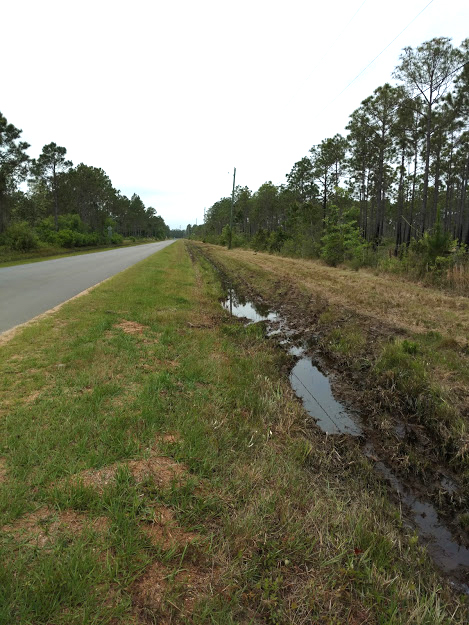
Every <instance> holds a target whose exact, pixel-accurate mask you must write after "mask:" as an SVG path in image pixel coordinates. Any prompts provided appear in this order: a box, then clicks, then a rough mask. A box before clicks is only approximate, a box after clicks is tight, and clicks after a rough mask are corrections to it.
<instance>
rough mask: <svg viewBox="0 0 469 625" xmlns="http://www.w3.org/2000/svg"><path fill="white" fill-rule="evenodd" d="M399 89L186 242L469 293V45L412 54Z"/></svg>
mask: <svg viewBox="0 0 469 625" xmlns="http://www.w3.org/2000/svg"><path fill="white" fill-rule="evenodd" d="M393 78H394V83H395V84H390V83H386V84H384V85H382V86H379V87H378V88H377V89H375V91H374V92H373V93H372V94H371V95H370V96H369V97H368V98H366V99H365V100H364V101H363V102H362V103H361V105H360V106H359V107H358V108H357V109H356V110H355V111H353V112H352V113H351V115H350V121H349V123H348V125H347V128H346V130H347V133H346V135H345V136H342V135H340V134H336V135H335V136H334V137H328V138H325V139H323V140H322V141H321V142H320V143H319V144H317V145H314V146H313V147H312V148H311V149H310V151H309V153H308V154H307V155H306V156H305V157H303V158H302V159H301V160H299V161H298V162H296V163H295V164H294V165H293V167H292V169H291V171H290V172H289V173H287V175H286V182H285V184H281V185H275V184H273V183H272V182H270V181H268V182H266V183H264V184H263V185H261V186H260V187H259V189H257V191H252V190H250V189H249V188H248V187H245V186H238V187H236V189H235V193H234V204H233V220H232V229H230V223H231V220H230V213H231V198H230V197H224V198H221V199H220V200H219V201H217V202H215V203H214V204H213V205H212V206H211V207H210V208H209V209H208V210H207V213H206V218H205V223H204V224H203V225H198V226H197V225H188V226H187V236H189V237H190V238H193V239H198V240H203V241H205V242H208V243H215V244H220V245H230V246H232V247H245V248H251V249H254V250H257V251H268V252H270V253H274V254H282V255H285V256H293V257H297V258H318V259H322V260H323V261H324V262H325V263H326V264H328V265H332V266H336V265H341V264H346V265H348V266H349V267H351V268H353V269H358V268H360V267H366V268H372V269H373V270H375V271H380V272H386V273H394V274H396V275H400V276H403V277H407V278H410V279H412V280H418V281H424V282H425V283H427V284H430V285H434V286H442V287H444V288H447V289H451V290H453V291H455V292H459V293H461V294H464V293H467V289H468V287H469V257H468V253H467V249H468V246H469V205H468V203H469V194H468V193H467V187H468V180H469V165H468V163H469V133H468V125H467V120H468V114H469V97H468V94H469V40H465V41H463V42H462V44H461V45H460V46H459V47H457V46H454V45H453V44H452V43H451V41H450V39H448V38H446V37H437V38H434V39H432V40H431V41H426V42H424V43H423V44H421V45H420V46H418V47H416V48H405V49H404V50H403V51H402V54H401V56H400V59H399V64H398V66H397V67H396V70H395V72H394V73H393ZM240 175H241V176H242V173H241V172H240Z"/></svg>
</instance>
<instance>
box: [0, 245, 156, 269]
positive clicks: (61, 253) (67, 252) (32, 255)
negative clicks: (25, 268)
mask: <svg viewBox="0 0 469 625" xmlns="http://www.w3.org/2000/svg"><path fill="white" fill-rule="evenodd" d="M147 243H154V240H144V241H131V240H124V243H123V244H122V245H111V246H109V245H108V246H102V247H99V246H93V247H88V248H80V249H69V248H56V247H47V246H45V247H40V248H38V249H36V250H33V251H30V252H20V251H17V250H11V249H10V248H7V247H6V246H2V247H0V268H1V267H13V266H16V265H26V264H28V263H38V262H42V261H45V260H53V259H55V258H59V257H60V258H66V257H68V256H81V255H82V254H93V253H94V252H108V251H109V250H115V249H118V248H121V247H133V246H136V245H145V244H147Z"/></svg>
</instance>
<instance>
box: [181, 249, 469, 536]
mask: <svg viewBox="0 0 469 625" xmlns="http://www.w3.org/2000/svg"><path fill="white" fill-rule="evenodd" d="M197 248H198V249H197ZM197 248H196V249H193V250H192V252H191V255H192V257H193V258H194V257H196V256H197V254H198V253H202V254H203V255H204V256H205V257H206V258H207V259H208V260H209V261H210V262H211V263H212V264H213V265H214V266H215V267H216V268H217V270H218V271H219V272H220V275H221V279H222V281H223V282H225V283H226V284H234V285H236V289H237V291H238V292H240V293H241V294H242V295H244V296H245V297H248V298H249V299H250V300H251V301H253V302H254V303H255V304H258V305H260V306H265V307H267V308H269V309H270V310H275V311H277V312H279V313H280V314H281V317H282V318H283V319H285V320H286V321H287V324H288V330H289V331H293V339H296V340H297V341H298V342H300V343H303V344H306V345H307V346H308V354H309V355H310V356H312V357H313V358H314V359H315V361H316V362H317V363H318V364H320V366H321V370H322V371H323V372H324V373H326V374H327V375H328V376H329V379H330V382H331V386H332V389H333V391H334V396H336V398H337V399H338V400H339V401H341V402H342V403H343V404H344V405H345V406H349V407H350V408H351V409H352V410H354V411H356V412H358V413H359V414H360V417H361V420H362V421H363V423H364V434H363V436H362V437H361V438H359V439H358V443H359V444H361V445H363V447H364V449H365V448H366V445H367V444H369V443H370V442H371V443H372V447H373V455H371V457H370V458H369V459H370V461H372V462H373V461H374V462H378V461H380V460H382V461H384V462H385V463H386V465H387V466H390V467H392V470H393V471H394V472H395V473H396V474H398V475H399V477H400V478H401V479H402V480H403V481H404V482H405V483H407V484H408V485H409V487H411V488H412V490H413V491H414V492H416V493H417V494H419V495H421V496H423V497H426V498H429V499H430V500H431V501H432V503H433V504H434V506H435V507H436V508H437V509H438V512H439V513H440V514H441V515H442V517H443V518H445V519H446V521H447V523H448V525H449V526H450V527H451V528H452V531H453V535H454V536H455V537H456V538H457V540H458V541H460V542H462V543H463V544H466V545H469V536H468V534H467V533H466V531H465V529H464V528H463V527H461V526H460V525H459V523H458V518H459V515H460V514H462V513H463V512H464V511H465V510H467V506H468V505H469V492H468V490H467V488H466V487H467V484H466V485H464V484H463V483H462V482H461V479H460V477H459V475H458V471H455V470H454V468H453V467H452V466H450V465H449V464H448V462H447V461H445V455H444V453H443V451H444V448H445V444H444V442H443V440H441V439H440V440H436V439H435V437H434V435H433V434H432V433H430V432H429V431H428V430H427V429H426V428H425V427H424V426H423V425H422V423H420V422H419V420H418V419H416V418H415V417H414V415H413V413H412V406H411V405H410V406H406V405H405V404H403V403H402V401H401V400H400V399H399V400H398V399H397V396H396V393H395V389H394V388H393V386H392V385H389V387H387V386H386V385H384V386H382V385H381V384H378V383H377V380H376V378H375V377H374V376H373V374H372V363H373V361H374V360H375V359H376V357H377V356H378V354H379V353H380V352H381V351H382V349H383V346H384V345H385V344H386V343H388V342H389V341H392V340H393V339H394V338H401V339H402V338H405V337H408V336H409V333H410V332H413V331H420V332H423V331H427V330H428V329H429V328H431V329H434V330H437V331H441V332H442V333H444V335H447V330H448V327H447V324H448V322H449V321H448V320H449V319H452V324H451V327H452V328H453V327H454V330H455V331H454V333H453V334H452V336H450V337H449V340H451V341H453V343H454V346H455V348H456V349H457V350H458V351H460V350H461V349H462V345H463V343H464V341H466V338H467V337H468V336H469V300H468V299H467V298H463V297H459V296H455V297H451V296H449V295H445V294H443V293H439V292H437V291H435V290H431V289H426V288H423V287H421V286H419V285H415V284H411V283H405V282H404V283H403V282H402V281H401V280H397V279H394V278H391V279H388V277H380V276H375V275H373V274H368V273H362V272H360V273H358V274H357V272H351V271H348V270H342V269H334V268H330V267H324V266H322V265H320V264H318V263H314V262H312V261H302V260H296V259H288V258H281V257H275V256H270V255H268V254H256V253H253V252H250V251H245V250H233V251H231V252H227V251H226V250H223V249H221V248H218V247H215V246H208V245H201V246H199V244H198V245H197ZM259 270H261V274H260V273H259ZM355 327H356V328H358V329H359V331H360V334H361V336H363V337H364V340H363V341H362V342H361V343H360V344H359V345H357V347H356V348H355V349H354V350H353V353H352V354H351V355H348V354H344V353H341V352H339V351H337V350H335V349H334V345H333V344H332V343H331V336H333V333H334V331H335V330H343V329H344V328H345V329H346V330H348V329H352V330H353V328H355ZM445 330H446V331H445ZM444 331H445V332H444ZM466 332H467V333H466ZM285 338H287V337H286V336H285V335H283V334H282V331H281V330H280V331H279V333H278V334H277V335H276V336H275V338H274V339H273V340H275V341H276V342H280V341H281V340H282V339H285ZM288 338H289V339H290V340H291V339H292V335H289V337H288ZM462 355H463V357H464V354H462ZM294 362H295V359H294V358H291V359H290V362H289V366H288V367H287V369H286V373H288V372H289V370H290V368H291V367H292V366H293V364H294ZM459 397H460V399H461V402H462V403H461V405H460V410H461V412H462V413H464V411H465V408H464V406H465V405H466V404H467V407H468V410H469V401H468V399H469V398H468V395H467V389H463V392H462V393H460V395H459ZM459 443H460V446H461V448H463V447H464V445H465V442H464V440H462V439H461V441H459ZM448 478H449V480H448ZM447 481H449V482H450V483H451V485H452V486H451V489H448V488H446V487H445V484H446V483H447Z"/></svg>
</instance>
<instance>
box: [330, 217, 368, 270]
mask: <svg viewBox="0 0 469 625" xmlns="http://www.w3.org/2000/svg"><path fill="white" fill-rule="evenodd" d="M321 243H322V250H321V258H322V259H323V260H325V261H326V263H327V264H328V265H331V266H332V267H335V266H336V265H338V264H340V263H343V262H345V261H353V262H354V263H355V265H356V267H355V268H358V266H359V265H360V263H361V262H362V260H363V259H364V258H365V250H366V247H367V244H366V242H365V240H364V239H363V237H362V236H361V234H360V230H359V228H358V226H357V221H356V216H355V213H354V211H353V210H350V209H349V210H344V211H340V210H339V209H338V208H337V206H331V208H330V213H329V217H327V218H326V220H325V233H324V235H323V237H322V238H321Z"/></svg>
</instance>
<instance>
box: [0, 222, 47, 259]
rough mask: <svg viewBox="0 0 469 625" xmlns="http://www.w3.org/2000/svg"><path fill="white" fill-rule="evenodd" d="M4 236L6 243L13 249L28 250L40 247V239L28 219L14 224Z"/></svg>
mask: <svg viewBox="0 0 469 625" xmlns="http://www.w3.org/2000/svg"><path fill="white" fill-rule="evenodd" d="M4 238H5V241H6V244H7V245H8V246H9V247H10V248H11V249H13V250H19V251H22V252H27V251H29V250H35V249H37V248H38V247H39V239H38V238H37V236H36V234H35V233H34V231H33V230H32V229H31V227H30V226H29V224H28V223H27V222H26V221H20V222H18V223H15V224H12V225H11V226H10V227H9V228H8V230H7V231H6V233H5V237H4Z"/></svg>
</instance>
